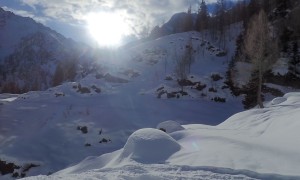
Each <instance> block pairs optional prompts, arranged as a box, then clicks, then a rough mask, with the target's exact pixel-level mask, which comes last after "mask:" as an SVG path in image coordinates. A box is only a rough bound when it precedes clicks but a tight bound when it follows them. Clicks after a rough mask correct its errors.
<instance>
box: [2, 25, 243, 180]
mask: <svg viewBox="0 0 300 180" xmlns="http://www.w3.org/2000/svg"><path fill="white" fill-rule="evenodd" d="M239 26H240V25H239V24H236V25H233V26H232V27H231V28H230V31H231V32H232V34H233V36H232V39H230V40H228V43H229V45H230V47H232V48H231V49H229V51H228V52H227V53H228V55H230V54H233V52H234V38H235V36H234V34H238V31H239V29H240V28H239ZM190 42H192V47H193V49H194V50H193V52H194V56H195V59H194V62H193V65H192V66H191V69H190V75H189V78H188V81H186V82H185V83H184V84H183V85H182V87H181V86H179V85H178V83H179V82H178V81H177V78H178V77H177V75H176V73H174V69H176V65H177V61H178V57H182V56H183V55H184V52H185V49H186V48H187V46H188V45H191V44H190ZM222 52H223V50H221V49H219V48H217V46H215V45H214V44H213V41H211V42H210V41H209V40H201V39H200V34H199V33H197V32H188V33H181V34H174V35H170V36H166V37H163V38H160V39H157V40H155V41H150V42H147V43H144V44H141V45H138V46H135V47H130V48H125V49H120V50H119V51H118V52H115V53H113V55H112V56H106V57H103V58H105V59H106V60H107V61H103V62H102V68H101V69H102V70H101V71H98V72H97V73H91V74H90V75H87V76H86V77H84V78H83V79H81V80H78V81H77V82H69V83H64V84H62V85H60V86H57V87H54V88H50V89H48V90H46V91H32V92H28V93H25V94H20V95H10V94H1V105H0V119H1V121H0V123H1V126H0V129H1V131H0V132H1V136H0V140H1V141H0V145H1V146H0V151H1V154H0V157H1V160H2V161H6V162H7V163H9V162H13V163H14V164H16V165H17V166H22V167H24V166H27V165H28V164H31V163H32V164H35V165H38V167H34V168H32V169H30V171H29V172H26V174H27V175H36V174H40V173H42V174H48V173H52V172H55V171H57V170H60V169H62V168H65V167H67V166H69V165H70V164H73V163H76V162H79V161H80V160H82V159H84V158H85V157H87V156H91V155H94V156H95V155H99V154H103V153H108V152H111V151H113V150H116V149H119V148H121V147H123V145H124V144H125V142H126V139H127V137H128V136H129V135H130V134H131V133H132V132H134V131H135V130H137V129H140V128H144V127H155V126H156V125H157V124H158V123H160V122H162V121H166V120H170V119H171V120H176V121H178V122H180V123H183V124H189V123H202V124H209V125H216V124H219V123H221V122H223V121H224V120H225V119H226V118H228V117H229V116H230V115H232V114H233V113H236V112H238V111H240V110H242V106H241V99H240V98H236V97H233V96H232V95H231V92H230V90H229V89H228V88H227V87H225V84H224V81H225V73H226V70H227V62H228V61H227V59H228V57H227V56H224V55H222V56H221V55H220V54H224V53H222ZM182 90H183V91H182ZM215 112H218V113H217V114H216V113H215ZM13 171H14V170H13ZM17 172H18V174H19V175H21V174H22V171H21V170H17ZM8 176H9V175H8Z"/></svg>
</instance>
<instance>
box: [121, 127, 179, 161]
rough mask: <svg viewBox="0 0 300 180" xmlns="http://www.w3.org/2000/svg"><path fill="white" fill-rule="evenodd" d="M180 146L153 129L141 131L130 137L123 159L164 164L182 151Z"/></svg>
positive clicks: (161, 132) (169, 137) (166, 135)
mask: <svg viewBox="0 0 300 180" xmlns="http://www.w3.org/2000/svg"><path fill="white" fill-rule="evenodd" d="M180 147H181V146H180V145H179V144H178V143H177V142H176V141H175V140H174V139H173V138H172V137H171V136H169V135H168V134H167V133H165V132H163V131H161V130H158V129H152V128H146V129H140V130H138V131H136V132H134V133H133V134H132V135H131V136H129V138H128V140H127V142H126V144H125V146H124V150H123V152H122V154H121V158H123V159H125V158H127V157H129V158H130V159H132V160H134V161H136V162H140V163H162V162H165V160H167V159H168V158H169V157H170V156H171V155H172V154H174V153H175V152H177V151H179V150H180Z"/></svg>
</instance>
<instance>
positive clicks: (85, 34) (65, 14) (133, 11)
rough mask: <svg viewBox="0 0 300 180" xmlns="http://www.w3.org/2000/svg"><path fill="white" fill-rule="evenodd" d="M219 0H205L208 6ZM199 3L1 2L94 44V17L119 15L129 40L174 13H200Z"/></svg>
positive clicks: (171, 0) (137, 0)
mask: <svg viewBox="0 0 300 180" xmlns="http://www.w3.org/2000/svg"><path fill="white" fill-rule="evenodd" d="M215 1H216V0H206V2H207V3H210V2H215ZM197 3H198V0H0V6H1V7H2V8H3V9H4V10H8V11H12V12H14V13H15V14H17V15H21V16H25V17H31V18H33V19H34V20H36V21H38V22H40V23H42V24H44V25H46V26H48V27H50V28H52V29H54V30H55V31H57V32H59V33H61V34H63V35H64V36H65V37H68V38H72V39H74V40H76V41H81V42H85V43H95V42H94V41H93V38H94V37H93V36H92V35H91V33H90V32H89V30H88V25H87V16H88V15H89V14H91V13H99V12H109V13H114V14H119V15H120V16H121V17H122V19H123V20H124V21H125V23H126V24H127V25H128V26H129V31H128V32H127V33H126V36H127V37H129V39H130V37H133V36H137V37H139V36H141V35H142V34H143V32H148V31H149V30H151V28H153V27H154V26H156V25H162V24H163V23H164V22H167V21H168V20H169V19H170V18H171V16H172V15H173V14H174V13H177V12H182V11H187V9H188V6H189V4H192V5H193V7H194V10H195V11H196V9H197Z"/></svg>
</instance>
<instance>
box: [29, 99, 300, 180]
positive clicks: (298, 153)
mask: <svg viewBox="0 0 300 180" xmlns="http://www.w3.org/2000/svg"><path fill="white" fill-rule="evenodd" d="M299 102H300V93H289V94H286V95H285V96H284V97H282V98H277V99H274V100H273V101H272V102H270V103H269V104H268V105H267V107H266V108H264V109H253V110H249V111H245V112H241V113H238V114H235V115H234V116H232V117H230V118H229V119H227V120H226V121H225V122H223V123H221V124H220V125H217V126H206V125H200V124H199V125H197V124H190V125H184V126H183V127H184V128H185V129H183V130H179V131H175V132H173V133H170V134H169V135H168V134H166V133H164V132H163V131H160V130H156V129H141V130H138V131H136V132H134V133H133V134H132V135H131V136H130V137H129V138H128V140H127V143H126V144H125V146H124V148H122V149H120V150H118V151H115V152H112V153H109V154H104V155H102V156H99V157H88V158H86V159H85V160H84V161H82V162H80V163H79V164H77V165H75V166H71V167H69V168H67V169H65V170H62V171H59V172H57V173H55V174H53V175H51V176H36V177H29V178H27V179H32V180H35V179H299V178H300V159H299V157H300V143H299V141H298V138H299V137H300V133H299V128H300V121H299V117H300V103H299ZM149 160H151V162H149Z"/></svg>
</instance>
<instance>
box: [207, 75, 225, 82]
mask: <svg viewBox="0 0 300 180" xmlns="http://www.w3.org/2000/svg"><path fill="white" fill-rule="evenodd" d="M210 77H211V79H212V80H213V81H219V80H221V79H223V77H222V76H220V75H219V74H212V75H211V76H210Z"/></svg>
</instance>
